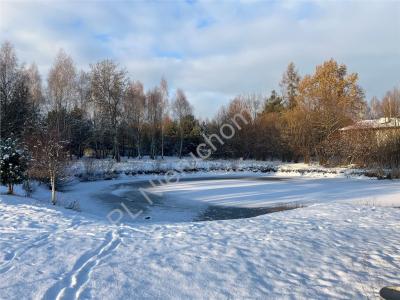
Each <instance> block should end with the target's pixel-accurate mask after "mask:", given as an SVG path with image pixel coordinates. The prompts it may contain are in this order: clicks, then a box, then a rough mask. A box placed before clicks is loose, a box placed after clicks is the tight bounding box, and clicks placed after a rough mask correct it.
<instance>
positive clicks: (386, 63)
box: [0, 1, 400, 117]
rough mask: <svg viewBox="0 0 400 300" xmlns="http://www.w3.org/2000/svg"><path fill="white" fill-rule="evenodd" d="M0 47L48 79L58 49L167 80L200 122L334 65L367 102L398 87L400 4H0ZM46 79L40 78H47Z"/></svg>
mask: <svg viewBox="0 0 400 300" xmlns="http://www.w3.org/2000/svg"><path fill="white" fill-rule="evenodd" d="M0 5H1V7H0V10H1V12H0V18H1V21H0V40H5V39H8V40H10V41H11V42H13V43H14V44H15V46H16V48H17V51H18V54H19V57H20V58H21V60H23V61H26V62H31V61H35V62H36V63H37V64H38V65H39V67H40V70H41V71H42V73H46V72H47V70H48V68H49V66H50V64H51V63H52V60H53V58H54V56H55V54H56V52H57V50H58V48H60V47H62V48H64V49H65V50H66V51H67V52H68V53H70V54H71V55H72V56H73V58H74V59H75V61H76V62H77V64H78V65H79V66H80V67H83V68H87V66H88V64H89V63H93V62H95V61H96V60H99V59H102V58H105V57H110V58H113V59H115V60H117V61H118V62H119V63H120V64H121V65H123V66H126V67H127V69H128V71H129V73H130V75H131V76H132V77H133V78H134V79H140V80H142V81H143V82H144V84H145V85H146V87H150V86H151V85H154V84H157V83H158V82H159V80H160V78H161V76H165V77H166V78H167V79H168V81H169V82H170V86H171V87H172V89H175V88H177V87H180V88H183V89H184V90H185V91H186V92H187V94H188V96H189V99H191V100H192V102H193V104H194V106H195V109H196V112H197V113H198V114H199V115H201V116H203V117H205V116H210V115H212V114H213V113H215V112H216V110H217V108H218V107H219V105H220V104H221V103H226V101H227V100H228V99H229V98H230V97H232V96H233V95H235V94H237V93H247V92H269V91H270V90H271V89H273V88H275V89H276V88H278V81H279V79H280V77H281V73H282V72H283V71H284V69H285V67H286V65H287V64H288V63H289V62H290V61H294V62H295V63H296V64H297V65H298V67H299V69H300V72H301V73H302V74H305V73H309V72H312V71H313V70H314V68H315V66H316V65H317V64H320V63H321V62H323V61H324V60H326V59H329V58H331V57H333V58H335V59H337V60H338V61H339V62H341V63H345V64H347V65H348V67H349V71H352V72H358V73H359V75H360V82H361V85H362V86H363V87H364V88H365V90H366V91H367V96H368V97H371V96H372V95H377V96H382V95H383V94H384V93H385V91H386V90H388V89H390V88H391V87H393V86H394V85H398V84H399V83H400V82H399V77H398V70H400V59H399V58H400V57H399V56H400V43H399V42H398V37H399V36H400V2H394V1H380V2H378V1H376V2H375V1H346V2H344V1H342V2H336V1H335V2H333V1H324V2H322V1H313V2H305V1H285V2H275V1H273V2H272V1H271V2H266V1H265V2H260V1H245V3H242V4H233V3H231V2H222V1H220V2H213V3H211V2H195V3H192V4H186V3H184V2H181V3H177V2H163V3H161V2H147V3H144V2H111V1H110V2H100V1H99V2H90V1H82V2H69V1H63V2H61V1H59V2H4V1H2V2H1V4H0ZM44 75H45V74H44Z"/></svg>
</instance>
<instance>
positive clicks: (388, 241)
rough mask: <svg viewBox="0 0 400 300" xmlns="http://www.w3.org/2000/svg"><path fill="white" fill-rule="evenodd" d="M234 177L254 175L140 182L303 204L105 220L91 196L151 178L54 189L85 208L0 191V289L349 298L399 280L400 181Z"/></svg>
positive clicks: (34, 295) (227, 201)
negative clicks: (221, 216)
mask: <svg viewBox="0 0 400 300" xmlns="http://www.w3.org/2000/svg"><path fill="white" fill-rule="evenodd" d="M216 174H217V175H219V176H228V175H229V176H234V175H236V174H237V173H232V172H229V173H215V174H213V176H215V175H216ZM243 175H246V176H249V177H250V176H253V177H257V178H259V177H261V176H262V174H254V173H243V172H241V173H240V178H241V179H238V180H234V179H232V178H226V179H224V180H220V179H219V180H208V181H203V180H202V179H204V177H206V176H210V174H209V173H197V174H191V175H190V176H192V177H196V178H198V179H199V180H194V181H193V180H191V181H188V182H185V181H182V182H178V183H173V184H169V185H157V186H155V187H152V188H151V189H150V191H149V192H151V193H154V194H160V193H162V194H163V195H165V196H166V197H174V198H176V199H180V201H192V202H194V203H206V204H210V203H211V204H212V205H222V206H239V207H241V206H244V207H259V206H265V205H276V204H277V203H292V202H296V201H300V202H302V203H307V205H308V206H307V207H302V208H298V209H295V210H290V211H284V212H279V213H273V214H268V215H262V216H258V217H255V218H249V219H236V220H225V221H210V222H179V223H170V224H166V223H165V222H161V223H157V222H153V221H152V222H149V224H145V223H144V222H141V223H129V224H128V223H123V224H120V225H112V224H110V222H109V221H108V220H107V218H105V213H106V210H103V211H102V210H101V209H100V208H99V207H100V206H101V205H100V204H101V203H99V202H96V201H98V200H96V197H97V196H98V195H99V194H104V193H106V192H109V191H110V190H111V191H112V192H113V193H114V194H115V195H117V196H118V195H123V194H124V193H125V192H126V190H124V189H126V186H125V187H124V184H127V183H131V182H132V181H140V180H142V181H143V180H148V179H149V178H153V179H154V177H153V176H150V175H140V176H135V177H132V176H125V175H123V176H121V177H120V178H119V179H117V180H108V181H96V182H81V183H76V184H74V185H72V186H70V187H68V191H66V192H64V193H61V194H60V195H59V196H60V199H64V200H72V199H75V200H79V201H80V205H81V208H82V212H75V211H72V210H66V209H64V208H61V207H53V206H50V205H48V204H45V202H44V201H43V199H44V198H45V197H48V192H47V191H44V190H43V189H39V190H38V191H37V192H36V193H35V194H34V197H37V198H39V199H42V200H41V201H39V200H33V199H30V198H24V197H20V196H5V195H1V196H0V299H42V298H44V299H78V298H79V299H89V298H93V299H188V298H199V299H209V298H212V299H226V298H234V299H243V298H256V299H265V298H278V299H281V298H302V299H303V298H307V299H326V298H340V299H358V298H365V297H372V298H374V297H376V295H377V292H378V291H379V289H380V288H381V287H382V286H384V285H394V284H399V274H400V273H399V269H400V254H399V253H400V209H399V208H396V207H395V206H400V184H399V182H396V181H378V180H373V179H354V178H353V179H347V178H344V176H342V175H343V174H342V175H341V176H337V178H305V177H293V178H291V179H289V180H283V181H274V180H273V181H271V180H262V179H260V180H253V179H254V178H252V180H248V179H246V178H243ZM161 178H162V177H161ZM116 185H118V187H120V188H119V189H118V188H117V189H115V186H116ZM113 187H114V188H113ZM17 190H18V189H17ZM149 214H151V210H150V212H149Z"/></svg>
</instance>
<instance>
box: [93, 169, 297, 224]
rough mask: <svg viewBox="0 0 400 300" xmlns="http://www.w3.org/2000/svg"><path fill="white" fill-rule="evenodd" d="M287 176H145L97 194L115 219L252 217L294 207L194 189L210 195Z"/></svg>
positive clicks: (167, 220) (151, 220)
mask: <svg viewBox="0 0 400 300" xmlns="http://www.w3.org/2000/svg"><path fill="white" fill-rule="evenodd" d="M286 180H287V179H284V178H277V177H260V176H249V177H240V176H208V177H198V178H196V177H195V178H180V179H179V181H178V182H174V183H170V184H160V182H158V181H156V180H154V181H153V182H154V183H153V184H151V183H150V182H149V180H143V181H134V182H129V183H120V184H115V185H113V186H112V187H111V190H108V191H103V192H102V193H98V194H96V201H97V202H99V203H98V204H100V205H102V206H103V208H105V209H106V210H108V211H110V212H112V211H114V213H113V214H112V215H110V216H112V219H117V218H119V217H122V218H121V221H122V222H140V223H142V222H145V223H170V222H188V221H211V220H227V219H238V218H249V217H255V216H258V215H262V214H267V213H273V212H277V211H281V210H286V209H290V208H292V207H291V206H288V205H286V204H279V205H262V206H256V207H251V206H250V207H248V206H243V205H238V204H241V203H227V202H226V201H224V200H223V201H218V202H208V201H202V200H199V199H197V198H196V197H193V194H192V193H194V194H195V195H197V196H198V195H207V194H208V193H207V191H210V190H218V189H225V190H226V189H228V190H229V187H232V188H234V187H237V186H243V185H245V186H252V185H255V186H259V185H260V184H261V185H265V183H267V182H275V183H276V182H281V181H286ZM185 192H190V193H185ZM249 196H251V195H249ZM227 197H228V198H229V195H228V196H227Z"/></svg>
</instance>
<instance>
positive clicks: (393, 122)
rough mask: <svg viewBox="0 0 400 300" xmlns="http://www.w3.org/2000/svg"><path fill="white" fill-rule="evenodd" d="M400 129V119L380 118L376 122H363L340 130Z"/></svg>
mask: <svg viewBox="0 0 400 300" xmlns="http://www.w3.org/2000/svg"><path fill="white" fill-rule="evenodd" d="M390 128H400V118H380V119H374V120H362V121H359V122H356V123H355V124H353V125H350V126H347V127H344V128H342V129H340V130H341V131H347V130H359V129H390Z"/></svg>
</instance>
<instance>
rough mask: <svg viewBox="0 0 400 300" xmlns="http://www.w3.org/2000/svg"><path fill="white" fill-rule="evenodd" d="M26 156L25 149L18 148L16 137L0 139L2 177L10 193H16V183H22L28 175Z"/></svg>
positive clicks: (0, 174) (2, 181)
mask: <svg viewBox="0 0 400 300" xmlns="http://www.w3.org/2000/svg"><path fill="white" fill-rule="evenodd" d="M26 169H27V165H26V158H25V154H24V151H22V150H20V149H18V148H17V142H16V140H15V139H12V138H8V139H6V140H1V141H0V179H1V184H3V185H6V186H8V194H13V193H14V184H18V183H22V182H23V181H24V179H25V177H26Z"/></svg>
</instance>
